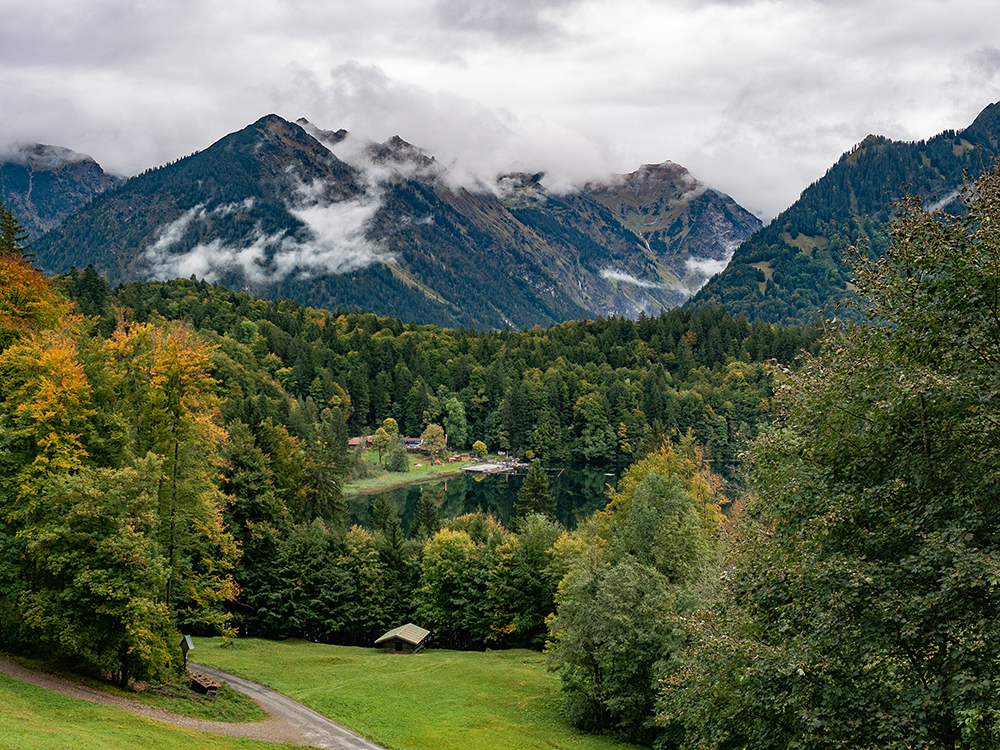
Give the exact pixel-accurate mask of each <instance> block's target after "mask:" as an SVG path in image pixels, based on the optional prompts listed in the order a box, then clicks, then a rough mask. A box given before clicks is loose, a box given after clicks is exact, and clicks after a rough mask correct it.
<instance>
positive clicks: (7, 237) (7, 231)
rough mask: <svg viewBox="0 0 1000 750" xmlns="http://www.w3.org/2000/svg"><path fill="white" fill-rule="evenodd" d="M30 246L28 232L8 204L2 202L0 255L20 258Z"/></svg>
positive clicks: (0, 212) (0, 204) (0, 208)
mask: <svg viewBox="0 0 1000 750" xmlns="http://www.w3.org/2000/svg"><path fill="white" fill-rule="evenodd" d="M29 246H30V243H28V232H27V231H26V230H25V228H24V227H23V226H22V225H21V222H19V221H18V220H17V217H16V216H14V212H13V211H11V210H10V208H9V207H8V206H7V204H6V203H4V202H3V201H0V255H2V256H9V257H16V258H20V257H22V256H23V255H24V254H25V253H26V252H27V250H28V248H29Z"/></svg>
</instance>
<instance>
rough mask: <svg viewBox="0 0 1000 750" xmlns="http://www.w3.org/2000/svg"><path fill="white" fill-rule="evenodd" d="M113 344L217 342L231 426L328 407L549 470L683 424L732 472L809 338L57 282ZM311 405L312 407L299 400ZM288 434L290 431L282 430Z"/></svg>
mask: <svg viewBox="0 0 1000 750" xmlns="http://www.w3.org/2000/svg"><path fill="white" fill-rule="evenodd" d="M59 284H60V286H61V288H63V289H64V290H66V292H67V294H68V295H69V296H70V297H71V298H73V299H76V300H77V303H78V304H79V305H80V307H81V309H83V310H84V311H85V312H88V313H91V314H95V313H96V314H100V315H101V316H102V317H101V318H100V321H99V323H98V328H99V330H101V331H103V332H104V333H105V335H110V334H111V332H112V331H113V330H114V329H115V326H116V325H117V323H116V319H115V315H116V313H115V310H116V309H121V310H124V311H126V312H125V313H124V314H125V315H126V316H127V318H128V319H131V320H135V321H136V322H147V321H156V320H160V319H165V320H168V321H180V320H183V321H185V322H186V323H187V324H188V325H189V326H191V327H192V328H193V329H194V330H197V331H199V332H200V333H201V335H202V336H203V337H204V338H205V340H206V341H207V342H208V343H210V344H212V345H213V346H214V349H213V352H212V355H211V356H212V358H213V362H214V369H213V374H214V375H215V376H216V377H217V378H218V379H219V380H220V381H221V385H220V392H221V393H222V394H223V395H224V400H223V403H222V410H223V414H224V416H225V418H226V419H227V421H228V420H230V419H235V418H239V419H242V420H243V421H245V422H247V423H248V424H250V423H256V422H259V421H260V420H263V419H267V418H271V419H272V420H274V421H278V422H282V423H286V424H288V425H289V426H290V427H292V426H293V422H292V421H290V420H292V419H293V418H292V412H293V405H295V404H297V405H299V407H301V408H308V409H310V410H312V412H314V413H315V412H318V411H321V410H322V409H323V408H326V407H329V406H332V405H337V406H339V407H340V411H341V412H342V413H343V415H344V418H345V419H346V428H347V430H348V431H349V432H350V433H351V434H352V435H362V434H371V433H372V432H373V431H374V429H375V428H376V427H378V426H379V425H380V424H381V423H382V421H383V420H384V419H385V418H386V417H392V418H393V419H395V420H396V422H397V424H398V425H399V430H400V432H401V433H402V434H405V435H413V436H417V435H419V434H420V433H421V432H422V431H423V430H424V428H425V427H426V426H427V425H428V424H431V423H435V422H437V423H445V424H447V423H449V422H450V423H451V424H454V425H461V427H459V428H458V429H452V430H449V432H450V443H449V444H450V446H451V447H453V448H455V449H464V448H467V447H468V446H470V445H471V444H472V443H473V442H475V441H476V440H482V441H484V442H485V443H486V444H487V445H488V446H489V448H490V449H491V450H505V451H510V452H512V453H513V454H515V455H519V456H526V457H529V458H531V457H539V458H542V459H544V460H546V461H568V460H588V461H624V462H628V461H630V460H631V457H632V454H633V452H634V451H636V450H637V448H638V446H639V444H640V443H642V442H643V441H644V440H652V444H654V445H656V444H658V441H659V439H660V436H663V435H670V434H681V433H685V432H687V431H688V430H693V431H694V433H695V435H696V436H697V437H698V439H699V442H701V443H702V444H703V445H704V446H705V447H706V450H708V451H709V456H710V460H711V461H712V463H713V465H714V466H717V467H718V469H719V470H720V471H723V472H726V473H728V467H729V466H730V465H731V464H732V462H733V461H734V455H735V450H736V447H737V446H738V445H739V444H740V440H741V439H743V438H744V437H752V435H753V434H755V433H756V425H757V422H758V421H759V419H760V418H761V416H762V415H765V412H766V408H767V406H766V405H767V401H768V399H769V397H770V390H769V378H768V376H767V375H766V372H765V368H764V366H763V363H764V362H766V361H768V360H770V359H773V358H776V359H778V360H779V361H781V362H785V363H788V362H791V361H792V359H793V358H794V357H795V355H796V354H797V352H799V351H800V350H801V349H810V348H813V347H815V346H816V345H817V339H818V336H819V331H817V330H814V329H811V328H776V327H773V326H771V325H769V324H766V323H756V324H753V325H751V324H750V323H748V322H747V321H746V320H743V319H735V320H734V319H732V318H730V317H729V316H728V315H727V314H726V313H725V312H724V311H723V310H721V309H719V308H705V309H702V310H699V311H698V312H695V313H692V312H687V311H681V310H675V311H671V312H669V313H663V314H661V315H660V316H658V317H655V318H654V317H646V316H642V317H640V319H639V320H637V321H630V320H625V319H621V318H611V319H598V320H594V321H586V320H580V321H573V322H570V323H563V324H560V325H556V326H552V327H550V328H548V329H541V328H535V329H531V330H527V331H521V332H517V331H509V330H507V331H495V332H476V331H472V330H468V329H459V330H450V329H442V328H437V327H434V326H418V325H414V324H404V323H403V322H402V321H401V320H400V319H398V318H380V317H378V316H375V315H370V314H366V313H358V312H347V311H334V312H332V313H331V312H325V311H321V310H316V309H314V308H309V307H306V306H304V305H301V304H299V303H296V302H291V301H263V300H258V299H254V298H252V297H250V296H249V295H246V294H242V293H237V292H233V291H231V290H229V289H227V288H226V287H223V286H221V285H211V284H207V283H205V282H200V281H189V280H183V279H181V280H176V281H171V282H133V283H131V284H126V285H125V286H123V287H120V288H118V289H117V290H115V291H114V292H113V293H112V292H111V291H110V290H109V289H108V288H107V286H106V284H105V283H104V282H103V280H102V279H101V278H100V277H99V276H98V275H97V274H96V273H95V272H94V271H93V269H92V268H89V269H87V270H86V271H85V272H84V273H82V274H80V275H78V276H74V275H68V276H64V277H61V278H60V279H59ZM310 404H311V405H310ZM293 431H294V430H293Z"/></svg>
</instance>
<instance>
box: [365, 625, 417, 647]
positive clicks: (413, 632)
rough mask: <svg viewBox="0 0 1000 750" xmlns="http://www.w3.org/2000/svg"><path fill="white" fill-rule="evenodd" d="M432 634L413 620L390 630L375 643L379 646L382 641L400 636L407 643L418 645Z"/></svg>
mask: <svg viewBox="0 0 1000 750" xmlns="http://www.w3.org/2000/svg"><path fill="white" fill-rule="evenodd" d="M430 634H431V631H429V630H424V629H423V628H421V627H419V626H417V625H414V624H413V623H412V622H409V623H407V624H406V625H402V626H400V627H398V628H393V629H392V630H390V631H389V632H388V633H386V634H385V635H383V636H382V637H381V638H379V639H378V640H377V641H375V645H376V646H377V645H379V644H380V643H382V641H388V640H390V639H392V638H399V639H400V640H401V641H406V642H407V643H412V644H413V645H414V646H417V645H419V644H420V642H421V641H422V640H423V639H424V638H426V637H427V636H429V635H430Z"/></svg>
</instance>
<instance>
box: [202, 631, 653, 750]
mask: <svg viewBox="0 0 1000 750" xmlns="http://www.w3.org/2000/svg"><path fill="white" fill-rule="evenodd" d="M195 643H196V650H195V651H193V652H192V653H191V658H192V660H194V661H196V662H199V663H202V664H206V665H208V666H212V667H216V668H218V669H223V670H226V671H228V672H232V673H233V674H238V675H240V676H242V677H246V678H249V679H252V680H255V681H257V682H260V683H262V684H264V685H268V686H270V687H272V688H274V689H276V690H279V691H281V692H282V693H285V694H286V695H289V696H291V697H293V698H295V699H297V700H299V701H301V702H302V703H304V704H306V705H307V706H309V707H311V708H313V709H315V710H316V711H319V712H320V713H322V714H324V715H326V716H329V717H330V718H331V719H334V720H336V721H338V722H340V723H342V724H344V725H345V726H347V727H349V728H351V729H353V730H354V731H356V732H359V733H361V734H363V735H365V736H366V737H368V738H370V739H372V740H373V741H375V742H377V743H379V744H381V745H383V746H385V747H387V748H391V750H505V749H506V748H510V750H515V749H516V750H532V749H533V748H539V749H541V748H545V749H546V750H611V749H612V748H614V749H615V750H628V749H629V748H633V747H636V746H634V745H626V744H623V743H620V742H617V741H615V740H612V739H610V738H607V737H599V736H595V735H588V734H585V733H582V732H578V731H576V730H574V729H573V728H572V727H570V726H569V725H568V724H567V722H566V720H565V718H564V717H563V714H562V699H561V695H560V691H559V678H558V677H557V676H556V675H554V674H552V673H550V672H548V671H547V670H546V669H545V663H544V657H543V656H542V655H541V654H539V653H537V652H535V651H526V650H519V649H512V650H509V651H487V652H485V653H484V652H463V651H445V650H437V649H428V650H425V651H423V652H421V653H419V654H416V655H395V654H383V653H381V652H380V651H376V650H375V649H373V648H352V647H347V646H326V645H320V644H315V643H308V642H306V641H299V640H289V641H284V642H274V641H263V640H255V639H249V638H248V639H239V640H236V641H231V642H230V644H229V645H227V646H225V647H220V645H221V643H222V642H221V640H220V639H204V638H202V639H196V641H195Z"/></svg>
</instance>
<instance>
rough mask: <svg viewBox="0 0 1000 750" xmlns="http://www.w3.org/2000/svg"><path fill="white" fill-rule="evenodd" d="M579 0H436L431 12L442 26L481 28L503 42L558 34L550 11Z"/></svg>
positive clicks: (480, 29)
mask: <svg viewBox="0 0 1000 750" xmlns="http://www.w3.org/2000/svg"><path fill="white" fill-rule="evenodd" d="M578 1H579V0H438V2H437V3H436V6H435V13H436V16H437V18H438V21H439V23H440V24H441V25H442V26H443V27H445V28H453V29H458V30H463V31H469V30H471V31H481V32H486V33H488V34H490V35H491V36H493V37H495V38H497V39H500V40H502V41H504V42H508V43H509V42H514V41H517V40H522V41H531V40H536V39H538V38H539V37H542V36H548V37H551V36H553V35H558V34H560V33H561V31H560V28H559V24H558V23H557V21H556V20H555V19H553V18H552V14H553V12H554V11H559V10H562V9H565V8H567V7H569V6H572V5H574V4H576V3H577V2H578Z"/></svg>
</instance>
